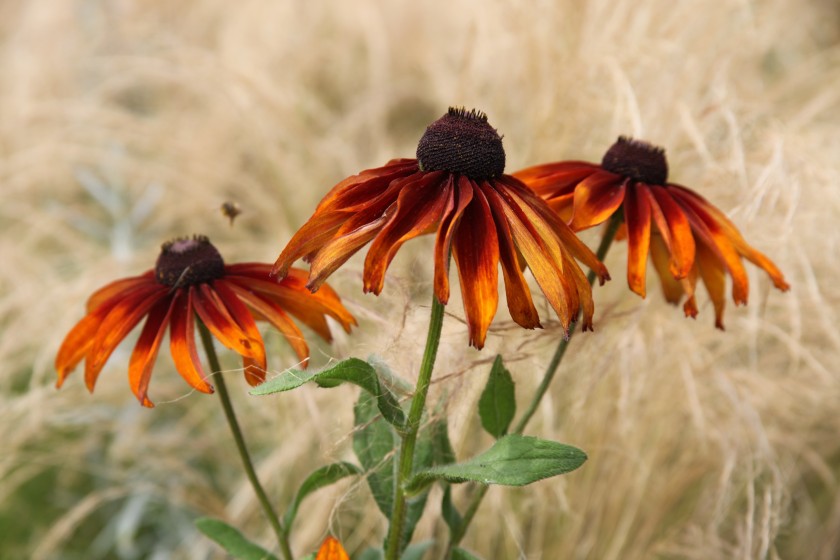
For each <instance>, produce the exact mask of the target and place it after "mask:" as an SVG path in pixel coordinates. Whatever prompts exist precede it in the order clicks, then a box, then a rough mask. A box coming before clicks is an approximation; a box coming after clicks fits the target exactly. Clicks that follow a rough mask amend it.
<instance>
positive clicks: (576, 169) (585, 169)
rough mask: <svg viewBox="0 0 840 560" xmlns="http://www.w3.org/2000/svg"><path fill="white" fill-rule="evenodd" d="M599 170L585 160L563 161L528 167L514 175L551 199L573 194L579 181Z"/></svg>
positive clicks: (547, 198)
mask: <svg viewBox="0 0 840 560" xmlns="http://www.w3.org/2000/svg"><path fill="white" fill-rule="evenodd" d="M598 171H600V167H599V166H597V165H594V164H591V163H588V162H585V161H562V162H558V163H548V164H545V165H535V166H533V167H528V168H526V169H522V170H521V171H517V172H516V173H514V174H513V176H514V177H516V178H517V179H519V180H520V181H522V182H523V183H525V184H526V185H527V186H528V188H529V189H531V190H533V191H534V192H536V193H537V194H538V195H539V196H540V197H542V198H544V199H546V200H548V201H551V200H555V199H557V198H559V197H563V196H566V195H570V194H572V192H573V191H574V190H575V187H576V186H577V184H578V183H580V182H581V181H583V180H584V179H586V178H587V177H589V176H590V175H592V174H593V173H596V172H598Z"/></svg>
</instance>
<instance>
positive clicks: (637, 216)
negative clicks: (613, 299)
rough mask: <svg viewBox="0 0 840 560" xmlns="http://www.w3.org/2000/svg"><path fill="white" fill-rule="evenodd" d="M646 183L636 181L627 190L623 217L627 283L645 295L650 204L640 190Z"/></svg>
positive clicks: (644, 187)
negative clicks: (625, 223) (625, 234)
mask: <svg viewBox="0 0 840 560" xmlns="http://www.w3.org/2000/svg"><path fill="white" fill-rule="evenodd" d="M646 188H647V187H646V185H642V184H640V183H637V184H635V185H634V188H631V189H629V190H628V192H627V197H626V198H625V201H624V218H625V220H626V222H627V283H628V284H629V286H630V289H631V290H633V291H634V292H636V293H637V294H639V295H640V296H642V297H645V292H646V289H645V270H646V268H647V257H648V250H649V248H650V204H649V203H648V199H647V196H645V194H644V193H643V192H642V191H643V190H644V189H646Z"/></svg>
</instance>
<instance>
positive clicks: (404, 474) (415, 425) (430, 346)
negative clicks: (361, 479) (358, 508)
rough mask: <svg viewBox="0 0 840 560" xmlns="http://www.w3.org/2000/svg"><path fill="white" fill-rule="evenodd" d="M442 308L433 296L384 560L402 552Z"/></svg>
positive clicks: (395, 557)
mask: <svg viewBox="0 0 840 560" xmlns="http://www.w3.org/2000/svg"><path fill="white" fill-rule="evenodd" d="M443 310H444V306H443V304H442V303H440V302H439V301H438V299H437V297H436V296H434V295H432V313H431V317H430V319H429V333H428V335H427V336H426V349H425V351H424V352H423V361H422V363H421V364H420V373H419V375H418V376H417V385H416V386H415V388H414V396H413V397H412V399H411V408H410V409H409V412H408V418H407V419H406V423H405V429H404V430H402V434H401V438H402V443H401V445H400V456H399V462H398V463H397V465H398V466H397V479H396V481H395V483H394V509H393V511H392V513H391V525H390V527H389V528H388V537H387V540H386V543H385V560H397V558H399V556H400V553H401V549H402V545H403V542H402V535H403V531H404V529H405V516H406V506H407V504H406V492H405V487H404V486H405V483H406V482H407V481H408V479H409V478H411V475H412V472H413V469H414V447H415V445H416V443H417V433H418V432H419V431H420V419H421V418H422V417H423V408H424V407H425V405H426V395H427V394H428V392H429V385H430V384H431V380H432V370H433V369H434V366H435V357H436V356H437V350H438V346H439V344H440V333H441V330H442V328H443Z"/></svg>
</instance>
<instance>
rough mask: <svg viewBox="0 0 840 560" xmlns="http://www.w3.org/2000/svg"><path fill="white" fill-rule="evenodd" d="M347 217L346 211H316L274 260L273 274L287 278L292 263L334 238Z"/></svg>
mask: <svg viewBox="0 0 840 560" xmlns="http://www.w3.org/2000/svg"><path fill="white" fill-rule="evenodd" d="M347 218H348V215H347V214H346V213H344V212H329V211H323V212H321V213H317V212H316V213H315V214H314V215H313V216H312V217H311V218H309V221H307V222H306V223H305V224H303V227H301V228H300V229H299V230H298V231H297V232H296V233H295V234H294V235H293V236H292V238H291V239H290V240H289V242H288V243H287V244H286V247H285V248H284V249H283V251H282V252H281V253H280V256H279V257H277V260H276V261H275V262H274V267H273V268H272V269H271V274H272V275H276V276H277V277H278V278H279V279H283V278H285V277H286V273H287V272H288V270H289V267H291V266H292V263H294V262H295V261H296V260H298V259H299V258H301V257H303V256H304V255H308V254H310V253H312V252H313V251H316V250H317V249H319V248H320V247H321V246H323V245H324V243H326V242H327V241H329V240H330V239H332V237H333V235H335V232H337V231H338V229H339V228H340V227H341V226H342V224H344V222H345V221H347Z"/></svg>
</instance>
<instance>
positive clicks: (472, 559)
mask: <svg viewBox="0 0 840 560" xmlns="http://www.w3.org/2000/svg"><path fill="white" fill-rule="evenodd" d="M451 558H452V560H481V559H480V558H479V557H478V556H476V555H475V554H473V553H472V552H467V551H466V550H464V549H463V548H453V549H452V557H451Z"/></svg>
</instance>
